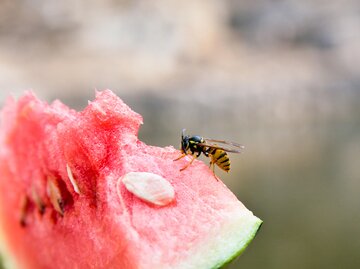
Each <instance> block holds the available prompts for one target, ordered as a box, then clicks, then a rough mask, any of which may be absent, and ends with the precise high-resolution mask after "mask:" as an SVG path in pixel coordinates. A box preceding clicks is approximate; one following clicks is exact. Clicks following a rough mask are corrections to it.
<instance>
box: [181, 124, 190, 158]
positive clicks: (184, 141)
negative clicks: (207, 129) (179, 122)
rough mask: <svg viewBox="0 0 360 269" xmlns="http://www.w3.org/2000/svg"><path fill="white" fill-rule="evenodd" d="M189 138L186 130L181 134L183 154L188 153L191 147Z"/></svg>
mask: <svg viewBox="0 0 360 269" xmlns="http://www.w3.org/2000/svg"><path fill="white" fill-rule="evenodd" d="M189 138H190V137H189V136H188V135H185V129H183V130H182V133H181V151H182V152H183V153H186V152H187V151H188V149H189V147H190V143H189Z"/></svg>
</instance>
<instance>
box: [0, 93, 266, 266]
mask: <svg viewBox="0 0 360 269" xmlns="http://www.w3.org/2000/svg"><path fill="white" fill-rule="evenodd" d="M140 124H142V117H141V116H140V115H139V114H137V113H135V112H134V111H132V110H131V109H130V108H129V107H128V106H127V105H126V104H124V103H123V102H122V100H120V99H119V98H118V97H117V96H115V95H114V94H113V93H112V92H111V91H109V90H106V91H102V92H97V93H96V99H95V101H93V102H89V105H88V106H87V107H86V108H85V109H84V110H83V111H81V112H76V111H74V110H71V109H69V108H68V107H67V106H65V105H63V104H62V103H60V102H59V101H55V102H53V103H52V104H51V105H49V104H47V103H45V102H42V101H40V100H38V99H37V98H36V97H35V96H34V95H33V94H32V93H27V94H26V95H25V96H23V97H22V98H20V99H19V100H18V101H14V100H13V99H9V100H8V101H7V103H6V105H5V107H4V108H3V110H2V119H1V132H0V139H1V141H0V143H1V148H0V241H1V243H2V248H0V251H2V252H3V256H4V257H5V259H6V261H7V263H6V266H8V267H9V268H26V269H27V268H34V269H42V268H57V269H61V268H66V269H68V268H79V269H80V268H123V269H127V268H145V269H147V268H159V269H160V268H196V269H198V268H218V267H220V266H221V265H223V264H224V263H226V262H228V261H229V260H231V259H232V258H234V257H235V256H237V255H238V254H239V253H241V252H242V251H243V250H244V249H245V247H246V246H247V245H248V244H249V242H250V241H251V240H252V238H253V237H254V236H255V234H256V232H257V230H258V229H259V227H260V225H261V220H260V219H258V218H257V217H255V216H254V215H253V214H252V213H251V212H250V211H249V210H247V209H246V208H245V207H244V205H243V204H242V203H241V202H239V201H238V200H237V198H236V197H235V196H234V195H233V194H232V193H231V192H230V190H229V189H228V188H227V187H226V186H225V185H224V184H223V183H222V182H221V181H218V180H216V179H215V178H214V176H213V174H212V172H211V171H210V170H209V168H208V166H207V165H205V164H204V163H203V162H201V161H197V160H196V161H195V162H194V163H193V164H192V165H191V166H190V167H189V168H187V169H186V170H184V171H182V172H180V171H179V170H180V168H182V167H184V166H185V164H186V163H187V162H188V160H186V158H183V159H182V160H179V161H176V162H174V161H173V160H174V159H175V158H176V157H178V156H179V155H180V151H179V150H176V149H174V148H173V147H166V148H159V147H154V146H149V145H146V144H145V143H143V142H141V141H140V140H139V139H138V137H137V133H138V129H139V126H140ZM67 167H68V169H69V171H71V174H72V177H73V182H72V180H71V178H70V177H71V176H69V171H68V170H67ZM130 172H150V173H154V174H156V175H159V176H161V177H163V178H165V179H166V180H167V181H168V182H169V183H170V184H171V186H172V187H173V189H174V191H175V199H174V201H172V202H170V203H169V204H167V205H165V206H157V205H155V204H151V203H148V202H146V201H144V200H142V199H140V198H141V197H137V196H136V195H134V194H133V193H131V192H129V191H128V189H127V188H126V187H125V185H124V184H123V183H122V182H121V181H119V180H120V179H121V177H122V176H124V175H126V174H127V173H130Z"/></svg>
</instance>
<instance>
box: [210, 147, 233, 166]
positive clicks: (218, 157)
mask: <svg viewBox="0 0 360 269" xmlns="http://www.w3.org/2000/svg"><path fill="white" fill-rule="evenodd" d="M208 153H209V156H210V159H211V161H210V167H211V165H214V164H216V165H217V166H219V167H220V168H221V169H222V170H224V171H225V172H229V171H230V159H229V156H228V154H227V153H226V151H225V150H222V149H218V148H209V150H208Z"/></svg>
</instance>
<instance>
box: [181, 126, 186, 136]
mask: <svg viewBox="0 0 360 269" xmlns="http://www.w3.org/2000/svg"><path fill="white" fill-rule="evenodd" d="M185 131H186V129H185V128H184V129H182V131H181V137H182V138H183V137H184V136H185Z"/></svg>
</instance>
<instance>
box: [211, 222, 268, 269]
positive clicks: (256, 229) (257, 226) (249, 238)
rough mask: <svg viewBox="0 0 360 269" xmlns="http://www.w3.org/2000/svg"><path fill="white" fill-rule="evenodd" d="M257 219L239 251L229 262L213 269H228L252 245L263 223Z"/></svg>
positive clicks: (226, 261)
mask: <svg viewBox="0 0 360 269" xmlns="http://www.w3.org/2000/svg"><path fill="white" fill-rule="evenodd" d="M254 218H255V222H254V224H253V227H252V229H251V230H250V232H249V233H248V235H247V237H245V238H244V241H243V244H241V245H240V247H239V249H238V250H237V251H236V252H235V253H234V254H233V255H231V256H230V257H229V258H228V259H227V260H225V261H224V262H223V263H222V264H219V265H217V266H215V267H213V268H211V269H218V268H222V269H224V268H226V267H227V266H228V265H229V264H230V263H231V262H233V261H234V260H235V259H236V258H238V257H239V256H240V255H241V254H242V253H243V252H244V251H245V250H246V248H247V247H248V246H249V245H250V243H251V242H252V240H253V239H254V238H255V236H256V235H257V233H258V232H259V230H260V228H261V226H262V224H263V221H262V220H261V219H259V218H257V217H254Z"/></svg>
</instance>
